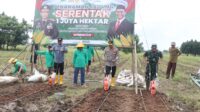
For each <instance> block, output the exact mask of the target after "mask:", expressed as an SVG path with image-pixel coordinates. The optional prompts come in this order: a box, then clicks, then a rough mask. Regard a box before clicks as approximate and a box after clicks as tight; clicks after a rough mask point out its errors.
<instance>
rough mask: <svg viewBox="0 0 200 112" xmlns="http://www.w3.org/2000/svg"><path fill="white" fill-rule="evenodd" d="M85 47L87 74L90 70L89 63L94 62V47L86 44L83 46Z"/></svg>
mask: <svg viewBox="0 0 200 112" xmlns="http://www.w3.org/2000/svg"><path fill="white" fill-rule="evenodd" d="M85 49H86V51H87V54H88V64H87V69H86V72H87V74H88V73H89V72H90V65H91V63H92V61H93V62H94V47H93V46H89V45H87V46H85Z"/></svg>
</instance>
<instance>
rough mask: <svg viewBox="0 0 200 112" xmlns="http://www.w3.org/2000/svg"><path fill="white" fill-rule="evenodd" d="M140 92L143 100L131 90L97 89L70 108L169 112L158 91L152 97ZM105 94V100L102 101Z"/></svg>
mask: <svg viewBox="0 0 200 112" xmlns="http://www.w3.org/2000/svg"><path fill="white" fill-rule="evenodd" d="M142 93H144V100H143V99H142V96H141V95H140V94H138V95H136V94H135V92H134V91H133V90H126V91H125V90H120V89H113V90H110V92H104V91H103V90H101V89H98V90H97V91H95V92H94V93H92V94H91V95H90V96H89V97H87V98H86V99H85V100H84V101H83V102H82V103H80V104H79V105H77V107H76V108H74V109H72V112H98V111H99V112H146V111H145V110H147V112H171V110H167V108H166V106H168V105H169V104H166V105H165V104H163V102H162V101H161V100H160V97H163V95H161V94H159V93H158V94H157V95H156V96H155V97H153V96H151V95H149V93H147V92H146V91H142ZM106 96H107V98H106V100H105V102H104V103H102V102H103V100H104V99H105V97H106ZM100 105H101V107H100Z"/></svg>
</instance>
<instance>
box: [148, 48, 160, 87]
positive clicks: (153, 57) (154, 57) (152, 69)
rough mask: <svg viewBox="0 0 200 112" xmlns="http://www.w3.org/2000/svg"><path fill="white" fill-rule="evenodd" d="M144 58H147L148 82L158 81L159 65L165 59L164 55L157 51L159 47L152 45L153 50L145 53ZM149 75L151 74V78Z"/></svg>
mask: <svg viewBox="0 0 200 112" xmlns="http://www.w3.org/2000/svg"><path fill="white" fill-rule="evenodd" d="M144 57H145V58H146V62H147V65H146V72H145V73H146V76H145V79H146V81H152V80H155V79H156V77H157V76H156V73H157V71H158V64H159V61H160V59H162V58H163V55H162V53H161V52H160V51H158V50H157V45H156V44H152V46H151V50H149V51H146V52H145V53H144ZM149 73H150V74H151V75H150V76H149ZM148 87H149V84H148V85H147V90H148V89H149V88H148Z"/></svg>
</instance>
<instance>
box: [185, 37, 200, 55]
mask: <svg viewBox="0 0 200 112" xmlns="http://www.w3.org/2000/svg"><path fill="white" fill-rule="evenodd" d="M181 51H182V53H185V54H187V55H189V54H192V55H195V56H196V55H200V42H198V41H196V40H190V41H187V42H183V43H182V45H181Z"/></svg>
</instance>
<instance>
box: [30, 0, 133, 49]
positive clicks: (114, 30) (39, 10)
mask: <svg viewBox="0 0 200 112" xmlns="http://www.w3.org/2000/svg"><path fill="white" fill-rule="evenodd" d="M134 16H135V0H36V5H35V18H34V33H33V40H34V42H35V43H37V44H48V43H55V42H57V41H56V40H57V38H60V37H62V38H63V39H64V41H63V42H64V43H65V44H70V45H74V44H77V43H79V42H83V43H84V44H89V45H95V46H100V45H107V41H108V40H113V41H114V43H115V45H116V46H118V47H128V46H131V44H132V39H133V33H134V18H135V17H134Z"/></svg>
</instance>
